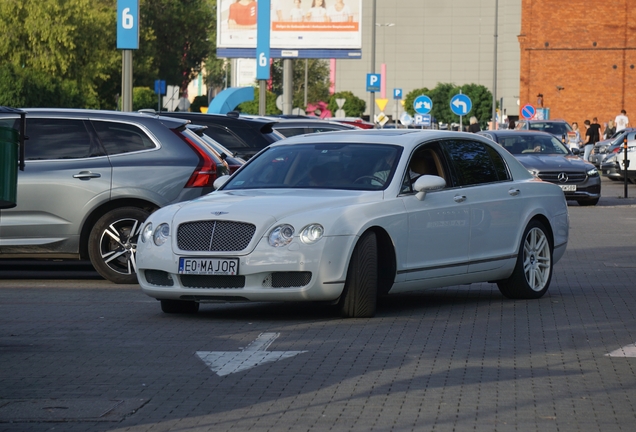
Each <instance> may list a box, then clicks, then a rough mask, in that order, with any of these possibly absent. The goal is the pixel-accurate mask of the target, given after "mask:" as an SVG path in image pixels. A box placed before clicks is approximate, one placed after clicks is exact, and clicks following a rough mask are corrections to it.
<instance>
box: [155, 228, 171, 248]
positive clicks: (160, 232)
mask: <svg viewBox="0 0 636 432" xmlns="http://www.w3.org/2000/svg"><path fill="white" fill-rule="evenodd" d="M169 237H170V227H169V226H168V224H165V223H164V224H161V225H159V226H158V227H157V229H156V230H155V233H154V235H153V236H152V238H153V240H154V242H155V244H156V245H157V246H161V245H162V244H164V243H165V242H166V241H167V240H168V238H169Z"/></svg>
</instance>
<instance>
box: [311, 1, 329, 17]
mask: <svg viewBox="0 0 636 432" xmlns="http://www.w3.org/2000/svg"><path fill="white" fill-rule="evenodd" d="M306 18H307V19H306V21H313V22H324V21H327V9H326V8H325V0H313V1H312V2H311V8H310V9H309V12H307V15H306Z"/></svg>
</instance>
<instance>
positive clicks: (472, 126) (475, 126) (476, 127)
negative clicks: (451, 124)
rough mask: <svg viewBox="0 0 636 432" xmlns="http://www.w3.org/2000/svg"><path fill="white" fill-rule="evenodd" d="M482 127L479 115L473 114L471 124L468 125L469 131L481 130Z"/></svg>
mask: <svg viewBox="0 0 636 432" xmlns="http://www.w3.org/2000/svg"><path fill="white" fill-rule="evenodd" d="M480 130H481V128H480V127H479V122H478V121H477V117H475V116H472V117H471V118H470V126H468V132H473V133H475V132H479V131H480Z"/></svg>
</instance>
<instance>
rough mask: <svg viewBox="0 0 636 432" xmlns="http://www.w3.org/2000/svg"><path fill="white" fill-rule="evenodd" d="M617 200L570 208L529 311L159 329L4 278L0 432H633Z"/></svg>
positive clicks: (633, 351) (52, 288)
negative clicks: (560, 246)
mask: <svg viewBox="0 0 636 432" xmlns="http://www.w3.org/2000/svg"><path fill="white" fill-rule="evenodd" d="M629 193H630V194H631V195H634V196H636V186H631V185H630V190H629ZM622 195H623V185H622V184H618V183H612V182H608V181H604V182H603V198H602V199H601V202H600V204H599V205H598V206H596V207H580V206H578V205H577V204H576V203H572V204H571V205H570V207H569V209H570V218H571V236H570V244H569V246H568V250H567V252H566V255H565V257H564V258H563V260H561V262H559V264H557V266H556V267H555V274H554V278H553V281H552V285H551V288H550V290H549V291H548V293H547V294H546V296H544V297H543V298H542V299H540V300H536V301H511V300H507V299H505V298H503V297H502V296H501V295H500V293H499V291H498V290H497V287H496V286H495V285H492V284H480V285H473V286H470V287H467V286H456V287H451V288H446V289H440V290H434V291H429V292H425V293H419V294H408V295H398V296H394V297H389V298H387V299H384V300H383V301H382V302H381V303H380V306H379V310H378V315H377V316H376V317H375V318H373V319H356V320H343V319H340V318H338V316H337V314H336V311H335V309H333V308H332V307H329V306H325V305H314V304H309V305H307V304H221V305H203V306H202V307H201V311H200V312H199V314H198V315H195V316H172V315H165V314H163V313H162V312H161V310H160V306H159V303H158V302H157V301H155V300H154V299H151V298H149V297H146V296H145V295H143V294H142V293H141V292H140V290H139V288H138V286H136V285H125V286H121V285H113V284H111V283H109V282H106V281H103V280H99V279H96V278H90V277H89V278H85V277H86V275H84V274H82V275H80V276H78V277H74V276H73V275H72V274H71V275H70V276H69V275H68V274H67V273H64V276H63V277H64V278H63V279H60V278H55V277H54V276H51V277H53V278H50V279H47V278H39V279H27V278H26V277H22V278H19V279H7V277H8V276H10V277H11V278H14V277H17V276H16V275H15V272H12V271H11V270H12V269H11V268H8V267H6V266H4V267H1V268H0V279H2V280H0V365H1V367H0V431H49V430H55V431H71V432H73V431H134V432H141V431H153V432H154V431H208V430H209V431H234V432H235V431H247V430H250V431H261V430H262V431H286V430H288V431H326V430H333V431H370V430H375V431H410V430H413V431H421V430H431V431H466V430H471V431H495V430H496V431H510V430H518V431H537V430H540V431H561V432H562V431H592V430H594V431H596V430H602V431H628V430H633V428H634V424H635V422H636V348H634V347H633V344H634V343H635V342H636V289H635V288H634V285H635V282H636V277H635V275H636V241H635V240H636V231H635V229H634V227H635V225H636V199H632V198H628V199H624V198H619V197H620V196H622ZM47 277H48V276H47ZM610 353H611V355H608V354H610Z"/></svg>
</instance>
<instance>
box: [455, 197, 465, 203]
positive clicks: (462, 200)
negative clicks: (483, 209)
mask: <svg viewBox="0 0 636 432" xmlns="http://www.w3.org/2000/svg"><path fill="white" fill-rule="evenodd" d="M453 199H454V200H455V202H456V203H460V202H464V201H466V195H455V196H454V197H453Z"/></svg>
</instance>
